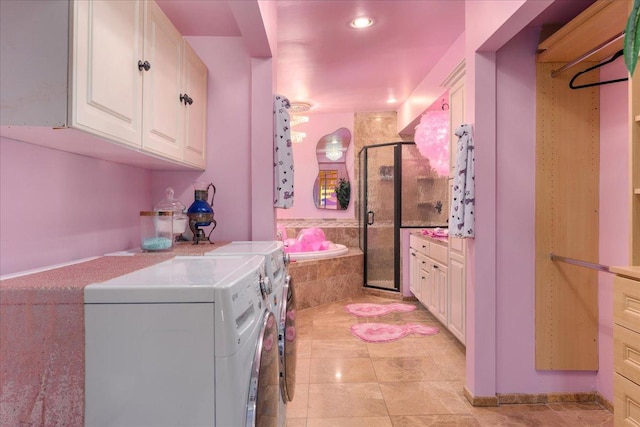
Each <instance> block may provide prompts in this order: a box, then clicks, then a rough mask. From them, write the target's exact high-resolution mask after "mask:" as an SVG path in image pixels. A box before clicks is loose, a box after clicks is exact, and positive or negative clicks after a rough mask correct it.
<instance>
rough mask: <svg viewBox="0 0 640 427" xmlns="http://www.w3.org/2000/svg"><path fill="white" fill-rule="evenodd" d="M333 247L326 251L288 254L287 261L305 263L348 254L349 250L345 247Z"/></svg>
mask: <svg viewBox="0 0 640 427" xmlns="http://www.w3.org/2000/svg"><path fill="white" fill-rule="evenodd" d="M335 246H336V247H335V248H333V249H327V250H326V251H315V252H289V259H290V260H291V261H306V260H313V259H323V258H334V257H337V256H340V255H346V254H347V253H349V248H347V247H346V246H345V245H340V244H336V245H335Z"/></svg>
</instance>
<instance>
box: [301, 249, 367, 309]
mask: <svg viewBox="0 0 640 427" xmlns="http://www.w3.org/2000/svg"><path fill="white" fill-rule="evenodd" d="M363 260H364V255H363V254H362V251H360V250H359V249H355V248H351V249H350V250H349V253H348V254H347V255H343V256H340V257H336V258H329V259H319V260H305V261H296V262H293V263H291V264H290V265H289V273H290V274H291V278H292V280H293V283H294V285H295V287H296V290H297V295H296V297H297V304H298V309H300V310H304V309H308V308H312V307H316V306H319V305H323V304H328V303H332V302H336V301H341V300H344V299H346V298H350V297H353V296H356V295H359V294H361V293H362V289H363V284H364V279H363V268H364V267H363Z"/></svg>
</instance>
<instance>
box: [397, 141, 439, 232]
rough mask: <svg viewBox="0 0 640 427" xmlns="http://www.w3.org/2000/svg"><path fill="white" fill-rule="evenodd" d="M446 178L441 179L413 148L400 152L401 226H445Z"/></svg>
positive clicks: (416, 149)
mask: <svg viewBox="0 0 640 427" xmlns="http://www.w3.org/2000/svg"><path fill="white" fill-rule="evenodd" d="M448 183H449V177H448V176H444V177H440V176H438V174H437V173H436V172H435V171H434V170H433V169H431V167H430V166H429V160H428V159H425V158H424V157H422V155H421V154H420V152H419V151H418V148H417V147H416V146H415V145H405V146H403V149H402V226H404V227H412V226H445V225H446V224H447V219H448V216H449V215H448V212H449V185H448Z"/></svg>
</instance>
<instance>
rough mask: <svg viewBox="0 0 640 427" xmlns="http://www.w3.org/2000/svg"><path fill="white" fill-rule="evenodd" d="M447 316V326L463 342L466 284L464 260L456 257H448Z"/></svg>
mask: <svg viewBox="0 0 640 427" xmlns="http://www.w3.org/2000/svg"><path fill="white" fill-rule="evenodd" d="M448 278H449V286H448V291H449V316H448V322H449V323H448V325H447V327H448V328H449V330H450V331H451V333H452V334H453V335H455V336H456V338H458V339H459V340H460V342H462V344H464V343H465V333H466V325H465V322H466V309H467V304H466V285H465V272H464V262H463V261H461V260H460V259H458V257H450V258H449V271H448Z"/></svg>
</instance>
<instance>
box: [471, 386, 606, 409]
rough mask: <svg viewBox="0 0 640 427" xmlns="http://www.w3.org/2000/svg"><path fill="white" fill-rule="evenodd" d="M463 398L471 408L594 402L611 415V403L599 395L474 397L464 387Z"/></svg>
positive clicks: (595, 393) (512, 394) (558, 394)
mask: <svg viewBox="0 0 640 427" xmlns="http://www.w3.org/2000/svg"><path fill="white" fill-rule="evenodd" d="M464 396H465V397H466V398H467V400H468V401H469V403H471V405H473V406H500V405H525V404H529V405H532V404H542V403H566V402H579V403H585V402H596V403H598V404H600V406H602V407H603V408H604V409H606V410H607V411H609V412H611V413H613V403H612V402H610V401H608V400H607V399H605V398H604V397H602V395H601V394H600V393H597V392H594V393H536V394H525V393H498V394H497V395H496V396H474V395H473V394H472V393H471V392H470V391H469V389H467V387H466V386H465V387H464Z"/></svg>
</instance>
